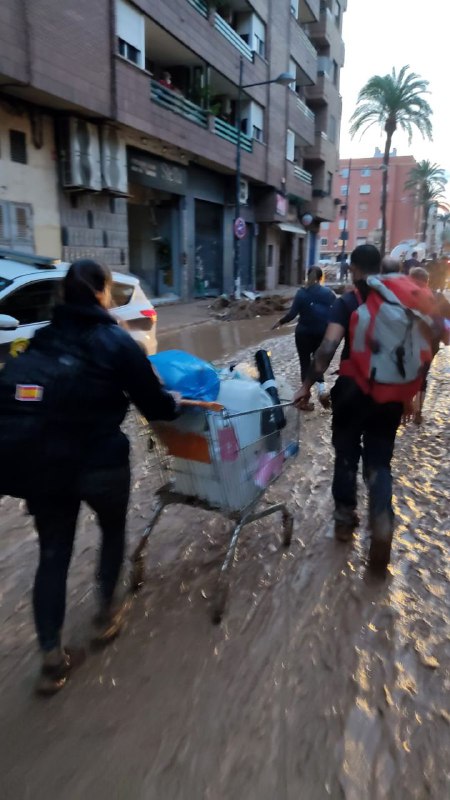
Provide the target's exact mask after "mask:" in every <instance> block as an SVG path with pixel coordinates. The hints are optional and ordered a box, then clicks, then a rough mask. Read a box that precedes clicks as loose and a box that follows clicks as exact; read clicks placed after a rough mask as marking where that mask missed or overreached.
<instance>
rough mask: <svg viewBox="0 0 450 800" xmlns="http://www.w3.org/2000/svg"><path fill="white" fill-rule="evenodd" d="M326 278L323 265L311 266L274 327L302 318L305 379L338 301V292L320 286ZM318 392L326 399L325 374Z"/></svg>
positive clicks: (299, 331)
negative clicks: (321, 266) (302, 285)
mask: <svg viewBox="0 0 450 800" xmlns="http://www.w3.org/2000/svg"><path fill="white" fill-rule="evenodd" d="M322 278H323V272H322V270H321V269H320V267H311V269H310V270H309V272H308V283H307V285H306V286H304V287H303V288H301V289H299V290H298V292H297V294H296V295H295V298H294V302H293V303H292V306H291V308H290V310H289V311H288V313H287V314H285V315H284V317H282V318H281V319H280V321H279V322H277V323H276V324H275V325H274V328H277V327H279V326H281V325H286V323H288V322H292V320H294V319H295V318H296V317H299V321H298V324H297V327H296V330H295V344H296V347H297V352H298V357H299V360H300V372H301V376H302V380H305V379H306V376H307V374H308V371H309V368H310V366H311V360H312V358H313V356H314V353H315V351H316V349H317V348H318V346H319V344H320V343H321V341H322V338H323V335H324V333H325V331H326V329H327V325H328V320H329V317H330V313H331V309H332V307H333V305H334V302H335V300H336V295H335V293H334V292H332V291H331V289H328V288H327V287H326V286H321V285H320V284H321V281H322ZM318 395H319V399H321V400H322V401H325V402H326V396H327V393H326V388H325V383H324V380H323V376H322V378H321V379H320V378H319V379H318ZM313 409H314V405H313V403H309V404H308V406H307V407H305V408H304V410H305V411H312V410H313Z"/></svg>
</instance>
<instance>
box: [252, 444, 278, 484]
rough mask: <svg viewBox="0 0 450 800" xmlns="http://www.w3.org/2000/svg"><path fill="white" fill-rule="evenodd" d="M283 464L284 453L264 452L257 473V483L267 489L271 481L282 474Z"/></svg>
mask: <svg viewBox="0 0 450 800" xmlns="http://www.w3.org/2000/svg"><path fill="white" fill-rule="evenodd" d="M283 464H284V454H283V453H263V455H262V456H261V460H260V463H259V466H258V469H257V471H256V474H255V483H256V485H257V486H260V487H261V489H265V488H266V486H268V485H269V483H270V482H271V481H273V480H274V479H275V478H278V475H281V471H282V469H283Z"/></svg>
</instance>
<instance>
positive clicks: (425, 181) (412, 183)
mask: <svg viewBox="0 0 450 800" xmlns="http://www.w3.org/2000/svg"><path fill="white" fill-rule="evenodd" d="M446 185H447V178H446V177H445V171H444V170H443V169H442V167H440V166H439V164H433V163H432V162H431V161H427V160H424V161H419V162H418V163H417V164H416V165H415V166H414V167H413V168H412V169H411V170H410V172H409V177H408V180H407V181H406V183H405V189H413V190H415V191H416V192H417V199H416V202H417V205H418V206H420V208H421V209H422V213H423V232H422V241H423V242H426V241H427V231H428V222H429V217H430V211H431V209H432V207H433V206H437V205H438V204H439V202H440V201H441V200H443V193H444V189H445V187H446Z"/></svg>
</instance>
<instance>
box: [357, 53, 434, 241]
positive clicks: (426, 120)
mask: <svg viewBox="0 0 450 800" xmlns="http://www.w3.org/2000/svg"><path fill="white" fill-rule="evenodd" d="M408 70H409V66H404V67H402V68H401V70H400V71H399V72H398V73H397V71H396V70H395V69H393V70H392V72H391V74H390V75H374V76H373V77H372V78H370V79H369V80H368V81H367V83H366V84H365V86H363V88H362V89H361V91H360V93H359V95H358V103H357V107H356V109H355V111H354V113H353V115H352V120H351V121H352V124H351V128H350V133H351V135H352V136H355V134H356V133H359V132H360V131H361V133H362V134H364V133H365V132H366V130H367V129H368V128H370V127H372V125H380V126H381V127H382V128H383V129H384V132H385V134H386V145H385V148H384V157H383V167H382V169H383V182H382V193H381V248H380V249H381V253H382V255H384V252H385V250H386V206H387V183H388V168H389V157H390V153H391V145H392V137H393V135H394V133H395V131H396V130H397V128H400V129H401V130H403V131H405V133H407V134H408V139H409V141H410V142H411V140H412V135H413V130H414V128H417V130H418V131H420V133H421V134H422V136H423V137H424V138H425V137H427V138H428V139H431V137H432V132H433V128H432V124H431V120H430V117H431V115H432V113H433V112H432V109H431V107H430V105H429V103H428V101H427V100H426V99H425V97H424V95H426V94H428V93H429V92H428V85H429V84H428V81H426V80H424V79H423V78H421V77H420V76H419V75H416V73H415V72H409V71H408Z"/></svg>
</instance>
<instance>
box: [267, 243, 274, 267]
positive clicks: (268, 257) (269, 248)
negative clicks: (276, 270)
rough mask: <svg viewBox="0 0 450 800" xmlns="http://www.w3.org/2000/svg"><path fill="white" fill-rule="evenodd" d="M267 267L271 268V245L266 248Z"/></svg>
mask: <svg viewBox="0 0 450 800" xmlns="http://www.w3.org/2000/svg"><path fill="white" fill-rule="evenodd" d="M267 266H268V267H273V244H269V245H268V246H267Z"/></svg>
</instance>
